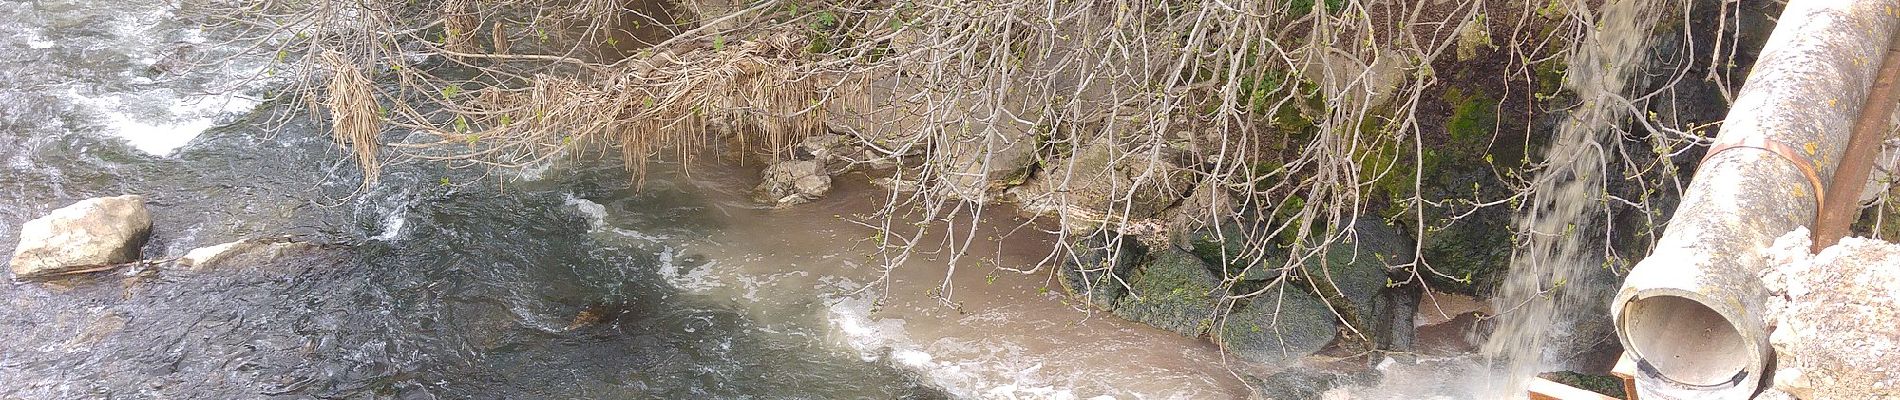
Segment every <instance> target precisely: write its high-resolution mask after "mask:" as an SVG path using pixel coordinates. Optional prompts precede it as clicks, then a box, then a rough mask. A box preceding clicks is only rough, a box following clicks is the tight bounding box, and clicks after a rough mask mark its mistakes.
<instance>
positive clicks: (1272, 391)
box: [1247, 368, 1367, 400]
mask: <svg viewBox="0 0 1900 400" xmlns="http://www.w3.org/2000/svg"><path fill="white" fill-rule="evenodd" d="M1247 380H1249V381H1252V382H1250V383H1251V384H1252V386H1253V387H1254V389H1255V390H1254V396H1253V398H1254V399H1261V400H1308V399H1322V400H1330V399H1349V398H1351V396H1348V395H1347V393H1346V392H1345V391H1343V390H1341V388H1342V387H1344V386H1348V385H1357V384H1364V383H1367V382H1364V381H1366V379H1363V378H1360V377H1356V376H1353V375H1350V374H1344V373H1339V372H1334V371H1327V370H1320V369H1312V368H1288V369H1286V370H1284V371H1280V372H1276V373H1273V374H1272V375H1267V376H1264V377H1253V376H1248V377H1247Z"/></svg>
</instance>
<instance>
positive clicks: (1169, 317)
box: [1115, 246, 1224, 336]
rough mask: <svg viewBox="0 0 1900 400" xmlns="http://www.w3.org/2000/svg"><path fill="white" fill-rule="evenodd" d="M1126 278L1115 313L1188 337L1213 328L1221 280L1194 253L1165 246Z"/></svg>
mask: <svg viewBox="0 0 1900 400" xmlns="http://www.w3.org/2000/svg"><path fill="white" fill-rule="evenodd" d="M1156 251H1157V253H1156V254H1154V255H1153V257H1150V258H1149V261H1148V262H1146V263H1145V264H1144V265H1141V266H1140V267H1139V268H1137V269H1136V270H1135V272H1134V274H1133V275H1132V276H1130V277H1129V278H1128V286H1129V289H1130V292H1129V293H1128V294H1126V295H1124V296H1122V298H1121V299H1120V300H1119V301H1116V303H1115V315H1118V316H1121V317H1122V318H1125V319H1128V320H1130V321H1135V322H1141V323H1144V324H1148V325H1153V326H1155V327H1157V328H1161V329H1166V330H1170V331H1174V332H1176V333H1180V334H1183V335H1188V336H1200V335H1202V334H1204V333H1207V331H1208V329H1209V328H1211V327H1213V317H1214V311H1215V307H1216V302H1217V301H1218V299H1219V296H1220V295H1222V294H1224V292H1221V288H1220V279H1218V278H1215V277H1214V274H1212V273H1209V272H1208V271H1207V265H1206V264H1203V263H1201V259H1200V258H1197V257H1194V255H1193V254H1188V252H1185V251H1181V250H1179V249H1175V248H1173V247H1171V246H1164V247H1162V248H1161V249H1159V250H1156Z"/></svg>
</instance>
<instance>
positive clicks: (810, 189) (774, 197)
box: [754, 160, 831, 207]
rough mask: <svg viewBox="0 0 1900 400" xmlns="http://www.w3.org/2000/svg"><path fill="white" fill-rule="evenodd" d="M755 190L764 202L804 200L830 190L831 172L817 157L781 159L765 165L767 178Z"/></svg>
mask: <svg viewBox="0 0 1900 400" xmlns="http://www.w3.org/2000/svg"><path fill="white" fill-rule="evenodd" d="M754 191H755V192H756V193H757V196H758V200H759V202H761V203H768V204H773V205H776V206H779V207H785V206H791V205H797V204H804V203H808V202H811V201H812V200H816V199H818V198H820V197H824V196H825V193H827V192H830V191H831V175H829V174H827V173H826V171H825V169H824V164H822V163H820V162H818V161H815V160H788V161H780V162H777V163H774V164H772V165H771V166H769V167H766V168H765V177H764V181H763V182H760V183H759V186H758V187H757V188H755V189H754Z"/></svg>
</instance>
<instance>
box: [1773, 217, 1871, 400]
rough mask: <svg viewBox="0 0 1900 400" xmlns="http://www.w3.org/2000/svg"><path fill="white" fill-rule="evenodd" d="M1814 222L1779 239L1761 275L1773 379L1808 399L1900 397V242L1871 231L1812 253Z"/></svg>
mask: <svg viewBox="0 0 1900 400" xmlns="http://www.w3.org/2000/svg"><path fill="white" fill-rule="evenodd" d="M1809 243H1810V242H1809V239H1808V237H1807V230H1806V229H1805V228H1803V229H1799V230H1796V231H1795V232H1793V233H1790V234H1788V235H1787V236H1784V237H1782V238H1781V239H1779V240H1777V241H1776V243H1775V249H1776V250H1775V252H1774V254H1776V260H1775V261H1776V262H1775V264H1776V265H1777V266H1775V267H1772V268H1769V269H1768V271H1766V272H1764V274H1763V277H1762V283H1763V287H1764V288H1766V289H1768V291H1769V293H1770V296H1769V300H1768V304H1767V308H1768V310H1767V311H1768V313H1767V314H1768V318H1769V321H1768V322H1769V324H1770V325H1771V326H1772V327H1773V328H1772V329H1773V331H1772V332H1771V333H1770V334H1769V336H1768V342H1769V344H1770V345H1772V346H1773V347H1774V349H1775V368H1776V369H1775V374H1774V387H1775V388H1776V389H1780V390H1782V391H1786V392H1788V393H1790V394H1793V395H1794V396H1795V397H1798V398H1802V399H1871V398H1900V365H1896V364H1895V363H1894V359H1895V357H1896V356H1900V330H1896V329H1894V327H1896V326H1900V245H1895V244H1892V243H1887V242H1883V241H1879V240H1872V239H1864V238H1846V239H1842V240H1841V241H1840V243H1839V244H1836V245H1834V246H1831V247H1828V248H1826V249H1823V250H1821V252H1820V253H1819V254H1815V255H1808V254H1807V251H1806V250H1807V249H1808V246H1809Z"/></svg>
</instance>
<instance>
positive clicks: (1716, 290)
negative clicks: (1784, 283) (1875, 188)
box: [1610, 0, 1900, 400]
mask: <svg viewBox="0 0 1900 400" xmlns="http://www.w3.org/2000/svg"><path fill="white" fill-rule="evenodd" d="M1897 26H1900V1H1897V0H1792V1H1791V2H1790V3H1789V4H1788V7H1787V8H1786V10H1785V11H1783V12H1782V15H1781V18H1780V19H1779V21H1778V23H1777V26H1776V27H1775V31H1774V33H1773V34H1772V35H1771V36H1770V38H1769V40H1768V42H1767V44H1766V45H1765V47H1764V49H1763V51H1762V53H1761V57H1760V58H1759V59H1758V60H1757V61H1756V62H1755V65H1754V69H1753V71H1752V73H1751V74H1750V75H1749V77H1748V80H1747V82H1746V83H1745V84H1744V85H1743V86H1742V89H1741V93H1740V94H1739V95H1738V96H1737V97H1736V99H1735V105H1734V107H1733V108H1731V109H1730V110H1729V114H1728V119H1727V121H1726V122H1724V123H1723V126H1722V131H1721V133H1720V134H1719V135H1718V136H1717V139H1716V141H1717V143H1718V144H1717V145H1716V147H1715V148H1712V149H1711V150H1712V151H1713V152H1712V153H1710V154H1711V155H1710V156H1709V158H1707V159H1705V160H1704V161H1703V163H1702V165H1701V166H1700V167H1698V168H1697V170H1696V173H1695V177H1694V180H1693V181H1692V182H1691V183H1690V185H1689V189H1688V190H1687V191H1686V192H1685V193H1684V194H1683V198H1682V203H1681V205H1680V206H1678V207H1677V208H1676V212H1675V215H1674V217H1672V218H1671V220H1670V223H1669V226H1668V228H1667V229H1666V230H1665V231H1664V234H1663V237H1662V239H1661V240H1660V241H1659V242H1657V244H1656V249H1655V251H1654V252H1653V253H1651V254H1650V256H1649V258H1647V259H1644V260H1643V261H1642V262H1641V263H1638V264H1637V265H1636V268H1635V269H1634V270H1633V271H1631V272H1630V275H1629V277H1628V278H1627V279H1626V280H1625V281H1624V284H1623V288H1622V290H1621V291H1619V292H1618V293H1617V295H1616V299H1615V300H1614V303H1612V304H1611V308H1610V309H1611V310H1612V312H1613V313H1614V314H1615V318H1616V328H1617V338H1618V340H1621V341H1622V344H1623V347H1624V350H1625V351H1626V352H1627V353H1626V354H1628V355H1629V356H1630V357H1632V358H1634V359H1635V360H1636V362H1637V374H1636V375H1637V376H1636V379H1637V382H1638V383H1637V386H1638V387H1639V391H1640V392H1641V397H1642V398H1644V399H1645V400H1650V399H1747V398H1750V397H1753V396H1754V394H1755V393H1756V392H1757V391H1758V389H1759V388H1760V386H1761V384H1762V382H1763V380H1762V378H1763V375H1764V373H1766V372H1767V371H1769V363H1770V362H1771V361H1772V357H1773V352H1772V350H1771V349H1770V348H1769V346H1768V334H1767V332H1766V331H1765V324H1764V321H1763V315H1762V311H1761V307H1762V303H1763V293H1762V288H1761V283H1760V281H1759V280H1758V278H1757V274H1758V273H1759V272H1760V271H1761V270H1762V269H1763V268H1765V267H1767V264H1768V260H1767V259H1766V258H1765V256H1764V255H1763V253H1762V249H1764V248H1766V247H1767V246H1768V245H1769V244H1770V243H1772V242H1773V240H1774V238H1776V237H1778V236H1781V235H1782V234H1784V233H1787V232H1788V231H1791V230H1793V229H1794V228H1795V227H1798V226H1807V225H1811V224H1813V223H1814V220H1815V215H1816V210H1817V209H1818V208H1819V201H1820V200H1819V199H1818V196H1817V194H1818V193H1822V192H1820V191H1821V190H1824V189H1822V188H1820V187H1818V186H1821V185H1823V184H1822V182H1828V181H1829V180H1830V179H1831V178H1832V175H1833V173H1834V170H1835V166H1836V165H1837V164H1838V163H1839V161H1840V158H1841V155H1842V153H1843V152H1844V150H1845V147H1846V145H1847V142H1848V137H1849V133H1850V130H1851V129H1852V126H1853V124H1854V121H1855V120H1856V119H1857V118H1858V117H1859V116H1860V113H1861V109H1862V105H1863V104H1862V103H1863V101H1864V100H1865V99H1866V97H1867V92H1868V87H1869V86H1870V85H1871V84H1872V82H1873V81H1874V75H1875V71H1876V69H1878V68H1879V64H1880V62H1881V59H1882V55H1883V54H1884V52H1885V51H1886V49H1887V47H1888V46H1890V45H1891V43H1890V40H1889V38H1891V37H1893V33H1894V31H1895V29H1896V27H1897ZM1725 147H1726V149H1723V148H1725ZM1799 164H1806V165H1799Z"/></svg>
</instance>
